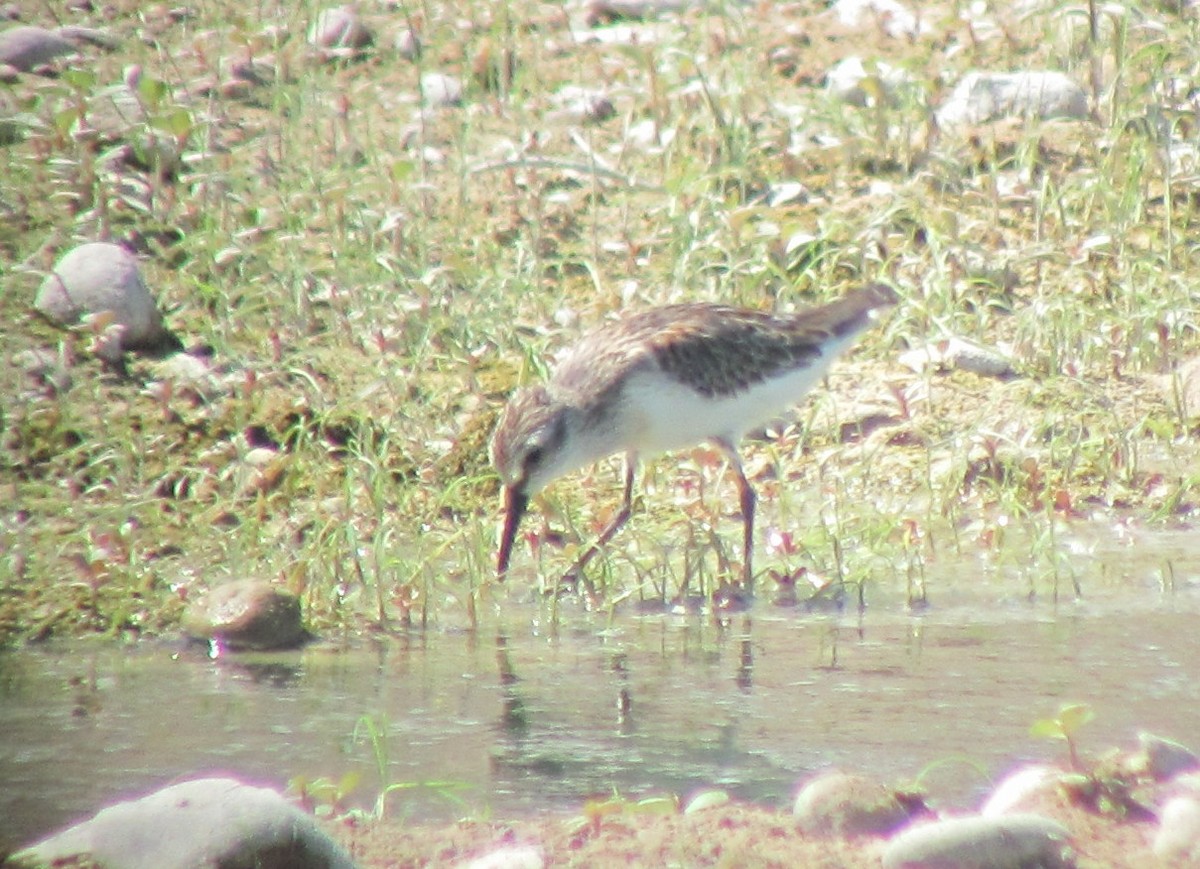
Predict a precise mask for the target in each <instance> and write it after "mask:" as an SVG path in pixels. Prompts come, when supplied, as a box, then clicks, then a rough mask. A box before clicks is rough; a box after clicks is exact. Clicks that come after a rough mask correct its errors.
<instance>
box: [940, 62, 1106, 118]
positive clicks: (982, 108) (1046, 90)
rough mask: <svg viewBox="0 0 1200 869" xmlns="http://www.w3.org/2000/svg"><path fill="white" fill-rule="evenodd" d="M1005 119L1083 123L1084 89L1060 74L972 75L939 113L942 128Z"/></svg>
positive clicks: (980, 73)
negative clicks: (1055, 120)
mask: <svg viewBox="0 0 1200 869" xmlns="http://www.w3.org/2000/svg"><path fill="white" fill-rule="evenodd" d="M1004 117H1019V118H1039V119H1043V120H1047V119H1051V118H1072V119H1077V120H1078V119H1083V118H1086V117H1088V99H1087V94H1086V93H1084V92H1083V88H1081V87H1080V86H1079V85H1077V84H1076V83H1075V82H1074V81H1072V80H1071V79H1070V78H1069V77H1067V76H1066V75H1064V74H1063V73H1061V72H1016V73H1005V72H979V71H974V72H969V73H967V74H966V75H965V76H963V78H962V80H961V81H959V83H958V85H957V87H955V88H954V90H953V91H952V92H951V94H950V96H949V97H947V98H946V101H945V102H944V103H943V104H942V107H941V108H940V109H938V111H937V120H938V123H939V124H940V125H941V126H943V127H953V126H957V125H962V124H983V123H986V122H988V121H993V120H996V119H998V118H1004Z"/></svg>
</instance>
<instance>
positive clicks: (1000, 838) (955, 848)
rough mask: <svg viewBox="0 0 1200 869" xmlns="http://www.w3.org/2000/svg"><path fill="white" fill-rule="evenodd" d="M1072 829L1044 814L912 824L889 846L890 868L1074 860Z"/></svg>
mask: <svg viewBox="0 0 1200 869" xmlns="http://www.w3.org/2000/svg"><path fill="white" fill-rule="evenodd" d="M1069 836H1070V834H1069V833H1068V832H1067V829H1066V828H1065V827H1064V826H1062V824H1059V823H1058V822H1056V821H1052V820H1050V819H1049V818H1044V817H1042V816H1041V815H1033V814H1016V815H999V816H996V817H989V818H984V817H971V818H951V819H949V820H945V821H935V822H933V823H931V824H920V825H918V826H915V827H910V828H909V829H907V830H905V831H904V832H903V833H900V834H899V835H898V836H896V837H894V838H893V839H892V840H891V841H890V842H889V843H888V846H887V848H886V849H884V852H883V867H884V869H1022V867H1027V866H1036V867H1040V869H1053V867H1060V866H1061V867H1066V866H1069V865H1071V864H1070V856H1069V849H1068V845H1067V840H1068V838H1069Z"/></svg>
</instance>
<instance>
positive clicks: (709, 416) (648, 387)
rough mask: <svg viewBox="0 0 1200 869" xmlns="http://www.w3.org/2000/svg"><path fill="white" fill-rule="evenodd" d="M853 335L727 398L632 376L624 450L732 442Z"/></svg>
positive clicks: (661, 377) (787, 399)
mask: <svg viewBox="0 0 1200 869" xmlns="http://www.w3.org/2000/svg"><path fill="white" fill-rule="evenodd" d="M855 337H856V336H853V335H851V336H847V337H846V338H845V339H843V340H841V341H839V342H837V343H836V344H834V345H831V346H828V347H826V348H825V353H824V354H823V355H822V356H821V357H820V358H819V359H815V360H813V361H812V363H811V364H809V365H808V366H806V367H803V368H797V369H795V370H792V371H789V372H787V373H785V374H782V375H780V376H778V377H773V378H770V379H768V380H765V381H763V382H761V383H758V384H755V385H754V386H751V387H750V388H749V389H745V390H742V391H741V392H738V393H735V394H732V395H725V396H717V397H711V398H710V397H708V396H705V395H701V394H700V393H698V392H696V391H695V390H693V389H692V388H691V387H689V386H687V385H686V384H684V383H681V382H679V381H677V380H674V379H672V378H670V377H668V376H666V375H665V374H664V373H662V372H661V371H658V370H649V371H642V372H638V373H635V374H633V375H632V376H631V377H630V378H629V381H628V383H627V384H626V387H625V389H624V390H623V396H622V397H623V398H624V399H625V402H624V407H623V414H622V421H621V425H620V428H621V430H622V431H623V433H624V434H625V436H626V437H627V438H628V444H627V446H626V448H627V449H631V450H633V451H636V452H638V453H644V454H653V453H659V452H665V451H667V450H677V449H682V448H684V447H689V446H693V445H695V444H697V443H700V442H701V441H704V440H707V439H710V438H723V439H725V440H727V441H729V442H730V443H732V444H736V443H737V442H738V440H740V439H741V437H742V435H744V434H745V433H746V432H747V431H749V430H751V429H753V428H755V427H756V426H760V425H762V424H764V423H766V422H769V421H770V420H772V419H774V418H775V417H777V416H778V415H779V414H780V413H782V412H783V411H784V410H786V409H787V408H789V407H791V406H792V405H794V404H797V403H798V402H799V401H800V400H801V399H802V398H803V397H804V395H805V393H807V392H808V391H809V390H810V389H812V387H813V386H814V385H816V383H817V382H818V381H819V380H820V379H821V378H822V377H824V376H825V372H826V371H828V370H829V366H830V364H831V363H832V362H833V360H834V359H835V358H837V356H838V354H839V353H840V352H841V351H842V350H844V349H845V348H846V347H848V346H849V345H850V344H851V343H852V342H853V340H854V338H855Z"/></svg>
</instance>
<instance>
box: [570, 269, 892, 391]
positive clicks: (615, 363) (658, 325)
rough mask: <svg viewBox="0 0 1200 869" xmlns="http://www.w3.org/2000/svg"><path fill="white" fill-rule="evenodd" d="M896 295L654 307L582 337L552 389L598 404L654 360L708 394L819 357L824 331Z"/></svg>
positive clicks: (871, 290) (875, 290)
mask: <svg viewBox="0 0 1200 869" xmlns="http://www.w3.org/2000/svg"><path fill="white" fill-rule="evenodd" d="M895 300H896V296H895V293H894V292H893V291H892V290H891V289H890V288H888V287H885V286H883V285H872V286H869V287H864V288H862V289H859V290H855V291H853V292H851V293H848V294H847V295H845V296H843V297H842V298H840V299H837V300H835V301H833V302H830V303H829V304H826V305H821V306H818V307H815V308H810V309H808V310H806V311H802V312H800V313H798V314H795V315H791V316H776V315H772V314H768V313H764V312H762V311H755V310H752V309H748V308H735V307H730V306H728V305H715V304H706V303H694V304H681V305H667V306H664V307H660V308H651V309H650V310H647V311H642V312H640V313H637V314H634V315H632V316H629V317H626V318H624V319H622V320H620V321H618V322H615V323H611V324H609V325H607V326H604V327H602V328H601V329H599V330H597V331H595V332H592V333H591V334H590V335H588V336H587V337H585V338H584V339H583V340H582V341H580V343H579V344H578V345H577V346H576V347H575V349H574V350H573V351H572V352H571V354H570V356H569V357H567V358H566V359H565V360H564V361H563V363H562V365H560V366H559V368H558V370H557V371H556V372H555V374H554V378H553V381H552V384H551V389H552V390H553V391H555V392H556V393H558V395H559V396H560V397H568V396H570V397H575V398H576V399H578V400H580V403H582V404H603V403H604V402H606V401H607V400H608V397H609V396H610V395H611V394H612V393H613V392H615V390H616V387H617V386H618V385H619V383H620V381H621V380H622V379H623V378H624V377H625V376H626V375H627V374H629V373H630V372H632V371H634V370H637V369H639V368H641V367H643V366H646V365H651V364H655V363H657V365H658V366H660V367H661V368H662V369H663V370H664V371H667V372H669V373H670V374H672V375H674V376H675V377H677V378H678V379H679V380H681V381H683V382H685V383H687V384H689V385H691V386H692V387H694V388H695V389H696V390H697V391H699V392H701V393H703V394H705V395H720V394H728V393H732V392H737V391H739V390H742V389H744V388H746V387H747V386H750V385H751V384H754V383H758V382H760V381H762V380H763V379H765V378H768V377H771V376H772V375H774V374H777V373H779V372H781V371H785V370H788V369H791V368H795V367H797V366H799V365H803V364H807V363H809V362H810V361H812V360H814V359H816V358H818V357H819V356H820V355H821V351H822V346H823V344H824V343H825V342H826V341H827V340H828V339H830V338H832V337H840V336H843V335H846V334H848V333H850V332H855V331H859V330H861V329H863V328H865V327H866V326H867V324H868V322H869V314H870V312H871V311H872V310H874V309H875V308H878V307H882V306H883V305H887V304H892V303H894V302H895Z"/></svg>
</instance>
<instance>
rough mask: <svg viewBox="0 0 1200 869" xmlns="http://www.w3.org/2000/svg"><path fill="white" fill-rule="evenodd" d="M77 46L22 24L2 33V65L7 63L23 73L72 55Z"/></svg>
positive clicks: (0, 40) (0, 33)
mask: <svg viewBox="0 0 1200 869" xmlns="http://www.w3.org/2000/svg"><path fill="white" fill-rule="evenodd" d="M74 51H75V45H74V44H73V43H72V42H71V41H70V40H69V39H66V38H65V37H63V36H60V35H59V34H57V33H55V32H53V31H50V30H46V29H45V28H44V27H33V26H31V25H25V24H22V25H20V26H18V27H10V28H9V29H8V30H5V31H3V32H0V63H6V64H8V65H9V66H12V67H14V68H16V69H18V70H20V71H21V72H29V70H31V69H33V68H34V67H37V66H41V65H42V64H44V63H49V62H50V61H52V60H54V58H56V57H58V56H60V55H63V54H72V53H74Z"/></svg>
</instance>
